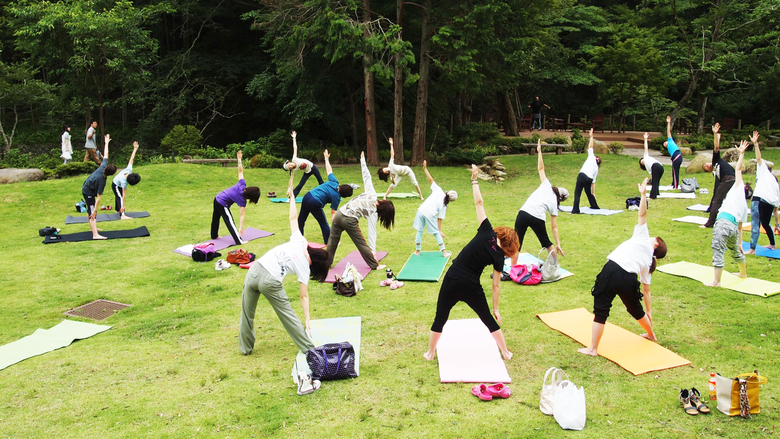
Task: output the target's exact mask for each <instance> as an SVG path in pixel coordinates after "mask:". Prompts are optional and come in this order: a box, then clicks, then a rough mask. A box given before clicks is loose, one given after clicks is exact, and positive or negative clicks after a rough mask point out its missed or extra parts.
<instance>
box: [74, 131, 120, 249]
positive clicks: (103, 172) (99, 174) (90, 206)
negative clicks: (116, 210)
mask: <svg viewBox="0 0 780 439" xmlns="http://www.w3.org/2000/svg"><path fill="white" fill-rule="evenodd" d="M109 143H111V136H110V135H108V134H106V137H105V145H104V146H103V161H102V162H101V163H100V166H98V168H97V169H95V171H94V172H93V173H92V174H90V176H89V177H87V179H86V180H84V184H83V185H82V186H81V195H82V196H84V203H86V205H87V213H88V214H89V219H88V221H89V230H91V231H92V239H106V237H105V236H103V235H101V234H99V233H98V230H97V206H99V205H100V198H101V197H102V196H103V190H105V188H106V180H107V179H108V177H109V176H110V175H114V173H115V172H116V166H114V165H109V164H108V144H109Z"/></svg>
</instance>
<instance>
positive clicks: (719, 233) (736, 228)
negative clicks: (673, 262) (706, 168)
mask: <svg viewBox="0 0 780 439" xmlns="http://www.w3.org/2000/svg"><path fill="white" fill-rule="evenodd" d="M748 146H750V144H749V143H748V142H747V141H746V140H743V141H742V142H741V143H740V144H739V148H738V149H739V160H737V166H735V167H734V171H735V173H736V175H735V177H734V186H732V187H731V189H729V192H728V193H727V194H726V198H725V199H724V200H723V204H722V205H721V206H720V211H718V218H717V220H715V226H714V227H713V228H712V266H713V267H714V268H715V273H714V274H715V279H714V280H713V281H712V282H711V283H708V284H705V285H707V286H708V287H719V286H720V278H721V276H722V275H723V267H725V265H726V261H725V255H726V250H728V251H729V252H730V253H731V257H732V258H734V261H735V262H736V263H737V265H739V273H734V274H735V275H737V276H739V277H742V278H747V264H746V263H745V251H744V250H743V249H742V223H744V222H745V221H747V214H748V207H747V201H745V200H748V199H750V197H751V195H753V191H752V190H751V188H750V185H747V184H745V182H744V180H742V163H743V162H744V161H745V150H746V149H747V147H748Z"/></svg>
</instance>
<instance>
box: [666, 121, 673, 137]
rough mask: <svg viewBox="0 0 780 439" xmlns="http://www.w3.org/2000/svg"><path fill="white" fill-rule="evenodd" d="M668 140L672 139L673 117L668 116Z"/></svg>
mask: <svg viewBox="0 0 780 439" xmlns="http://www.w3.org/2000/svg"><path fill="white" fill-rule="evenodd" d="M666 138H667V139H671V138H672V116H666Z"/></svg>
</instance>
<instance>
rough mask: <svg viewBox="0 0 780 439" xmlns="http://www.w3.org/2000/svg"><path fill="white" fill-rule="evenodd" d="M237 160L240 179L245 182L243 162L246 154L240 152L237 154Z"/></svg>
mask: <svg viewBox="0 0 780 439" xmlns="http://www.w3.org/2000/svg"><path fill="white" fill-rule="evenodd" d="M236 159H238V179H239V180H243V179H244V162H243V161H242V160H243V159H244V152H243V151H241V150H239V151H238V152H237V153H236Z"/></svg>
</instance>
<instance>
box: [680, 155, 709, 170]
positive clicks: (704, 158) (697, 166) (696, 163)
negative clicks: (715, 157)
mask: <svg viewBox="0 0 780 439" xmlns="http://www.w3.org/2000/svg"><path fill="white" fill-rule="evenodd" d="M705 163H712V154H710V153H702V154H698V155H697V156H696V157H694V159H693V160H691V163H690V164H689V165H688V167H687V168H685V173H686V174H698V173H701V172H706V171H705V170H704V169H702V165H704V164H705Z"/></svg>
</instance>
